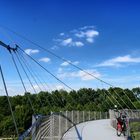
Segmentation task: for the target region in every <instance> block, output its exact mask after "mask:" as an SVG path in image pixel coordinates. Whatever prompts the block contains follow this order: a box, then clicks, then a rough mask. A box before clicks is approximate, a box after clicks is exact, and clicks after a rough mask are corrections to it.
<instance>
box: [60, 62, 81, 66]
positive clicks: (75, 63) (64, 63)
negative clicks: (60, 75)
mask: <svg viewBox="0 0 140 140" xmlns="http://www.w3.org/2000/svg"><path fill="white" fill-rule="evenodd" d="M69 63H72V64H74V65H78V64H79V61H74V62H71V61H68V62H63V63H62V64H61V66H68V65H70V64H69Z"/></svg>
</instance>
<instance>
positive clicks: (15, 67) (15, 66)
mask: <svg viewBox="0 0 140 140" xmlns="http://www.w3.org/2000/svg"><path fill="white" fill-rule="evenodd" d="M10 54H11V57H12V60H13V63H14V65H15V68H16V71H17V73H18V75H19V78H20V80H21V83H22V86H23V88H24V91H25V93H27V89H26V87H25V84H24V82H23V79H22V76H21V74H20V72H19V69H18V66H17V64H16V61H15V59H14V56H13V54H12V53H10ZM27 98H28V101H29V103H30V105H31V108H32V110H33V112H34V114H35V109H34V108H33V105H32V101H31V100H30V98H29V95H27Z"/></svg>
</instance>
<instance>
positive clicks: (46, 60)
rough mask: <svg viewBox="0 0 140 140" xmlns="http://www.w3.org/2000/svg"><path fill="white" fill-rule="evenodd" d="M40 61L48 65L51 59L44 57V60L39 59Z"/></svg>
mask: <svg viewBox="0 0 140 140" xmlns="http://www.w3.org/2000/svg"><path fill="white" fill-rule="evenodd" d="M39 61H41V62H46V63H48V62H50V61H51V59H50V58H48V57H44V58H41V59H39Z"/></svg>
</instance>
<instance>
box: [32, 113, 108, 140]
mask: <svg viewBox="0 0 140 140" xmlns="http://www.w3.org/2000/svg"><path fill="white" fill-rule="evenodd" d="M107 118H109V114H108V112H91V111H65V112H58V113H53V112H52V113H51V115H49V116H44V117H42V118H41V120H39V121H40V122H39V125H37V126H35V127H34V128H32V136H31V137H32V140H41V139H42V140H43V139H46V140H61V138H62V136H63V135H64V133H65V132H67V131H68V130H69V129H70V128H71V127H73V126H75V125H76V124H79V123H82V122H86V121H91V120H98V119H107Z"/></svg>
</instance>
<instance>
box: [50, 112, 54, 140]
mask: <svg viewBox="0 0 140 140" xmlns="http://www.w3.org/2000/svg"><path fill="white" fill-rule="evenodd" d="M52 115H53V112H51V116H50V139H51V140H53V116H52Z"/></svg>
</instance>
